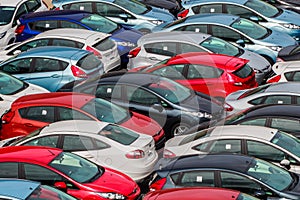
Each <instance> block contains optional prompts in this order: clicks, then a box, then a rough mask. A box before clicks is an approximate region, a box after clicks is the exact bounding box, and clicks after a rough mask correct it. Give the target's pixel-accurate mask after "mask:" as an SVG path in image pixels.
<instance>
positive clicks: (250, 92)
mask: <svg viewBox="0 0 300 200" xmlns="http://www.w3.org/2000/svg"><path fill="white" fill-rule="evenodd" d="M270 85H271V84H266V85H261V86H259V87H256V88H253V89H249V90H246V91H245V92H244V93H242V94H241V96H239V97H238V99H243V98H245V97H248V96H251V95H254V94H258V93H263V92H265V91H266V89H268V87H269V86H270Z"/></svg>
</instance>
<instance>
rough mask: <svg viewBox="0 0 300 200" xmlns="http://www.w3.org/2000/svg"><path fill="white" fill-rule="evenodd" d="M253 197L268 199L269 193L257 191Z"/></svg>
mask: <svg viewBox="0 0 300 200" xmlns="http://www.w3.org/2000/svg"><path fill="white" fill-rule="evenodd" d="M253 196H255V197H257V198H259V199H267V193H266V192H265V191H263V190H257V191H255V192H254V194H253Z"/></svg>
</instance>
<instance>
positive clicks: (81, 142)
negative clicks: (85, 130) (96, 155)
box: [63, 135, 95, 151]
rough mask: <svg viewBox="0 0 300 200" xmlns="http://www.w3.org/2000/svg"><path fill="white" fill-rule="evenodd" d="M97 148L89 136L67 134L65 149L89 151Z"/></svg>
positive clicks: (64, 143)
mask: <svg viewBox="0 0 300 200" xmlns="http://www.w3.org/2000/svg"><path fill="white" fill-rule="evenodd" d="M92 149H95V148H94V145H93V141H92V139H91V138H89V137H85V136H79V135H65V136H64V142H63V150H64V151H87V150H92Z"/></svg>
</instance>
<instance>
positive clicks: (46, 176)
mask: <svg viewBox="0 0 300 200" xmlns="http://www.w3.org/2000/svg"><path fill="white" fill-rule="evenodd" d="M23 165H24V173H25V174H24V175H25V177H24V178H25V179H29V180H33V181H38V182H41V183H42V184H45V185H51V186H53V185H54V183H55V182H58V181H65V180H64V178H63V177H62V176H60V175H59V174H57V173H55V172H53V171H51V170H49V169H47V168H45V167H42V166H39V165H32V164H26V163H24V164H23Z"/></svg>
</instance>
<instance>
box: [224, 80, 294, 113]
mask: <svg viewBox="0 0 300 200" xmlns="http://www.w3.org/2000/svg"><path fill="white" fill-rule="evenodd" d="M299 88H300V83H299V82H283V83H273V84H265V85H261V86H259V87H257V88H252V89H245V90H239V91H236V92H233V93H231V94H229V95H228V96H227V97H226V98H225V103H226V105H227V106H228V108H227V113H226V115H231V114H233V113H237V112H239V111H242V110H244V109H247V108H250V107H252V106H256V105H262V104H300V90H299Z"/></svg>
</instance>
